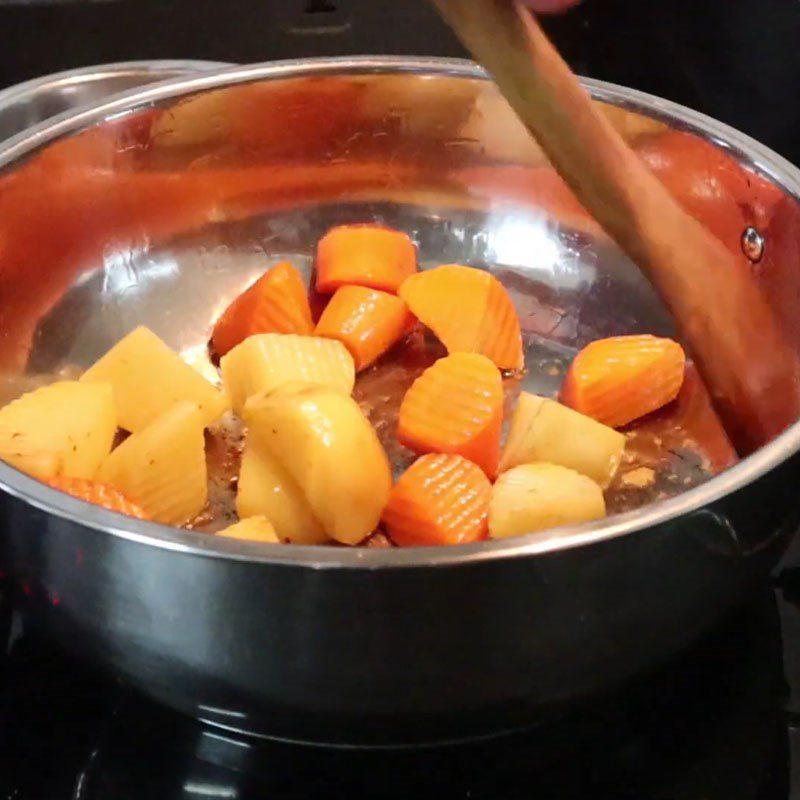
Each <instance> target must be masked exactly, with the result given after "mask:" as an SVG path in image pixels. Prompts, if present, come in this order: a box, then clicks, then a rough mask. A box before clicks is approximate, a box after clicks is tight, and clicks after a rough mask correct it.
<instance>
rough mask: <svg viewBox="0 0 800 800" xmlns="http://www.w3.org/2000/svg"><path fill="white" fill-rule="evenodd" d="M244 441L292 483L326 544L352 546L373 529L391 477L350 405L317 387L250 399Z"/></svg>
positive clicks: (362, 419) (350, 401) (345, 398)
mask: <svg viewBox="0 0 800 800" xmlns="http://www.w3.org/2000/svg"><path fill="white" fill-rule="evenodd" d="M244 419H245V422H246V423H247V426H248V430H249V435H250V436H251V437H253V439H254V440H255V441H256V442H257V444H258V446H259V447H265V448H266V449H267V450H268V451H269V452H270V453H271V454H272V456H273V457H274V458H275V459H277V460H279V461H280V463H281V464H282V465H283V466H284V467H285V469H286V471H287V472H288V473H289V474H290V475H291V476H292V477H293V478H294V480H295V481H296V482H297V484H298V486H299V487H300V489H301V491H302V492H303V494H304V495H305V498H306V500H307V502H308V504H309V506H310V508H311V511H312V512H313V514H314V516H315V517H316V518H317V519H318V520H319V521H320V523H321V524H322V526H323V528H324V529H325V531H326V533H327V534H328V536H330V537H331V538H332V539H336V541H338V542H342V543H343V544H357V543H358V542H360V541H361V540H362V539H364V538H366V537H367V536H368V535H369V534H370V533H372V531H373V530H374V529H375V527H376V526H377V524H378V520H379V519H380V515H381V511H382V510H383V507H384V506H385V505H386V501H387V500H388V497H389V490H390V489H391V485H392V476H391V471H390V469H389V461H388V459H387V458H386V453H385V452H384V450H383V447H382V446H381V444H380V442H379V441H378V437H377V435H376V433H375V431H374V430H373V428H372V426H371V425H370V424H369V422H368V420H367V418H366V417H365V416H364V414H363V413H362V412H361V409H360V408H359V407H358V404H357V403H356V401H355V400H353V398H352V397H349V396H348V395H345V394H343V393H342V392H340V391H336V390H334V389H330V388H326V387H321V386H306V387H293V390H292V391H279V392H276V393H275V394H273V395H267V396H260V395H257V396H255V397H251V398H250V399H249V400H248V401H247V403H246V405H245V408H244Z"/></svg>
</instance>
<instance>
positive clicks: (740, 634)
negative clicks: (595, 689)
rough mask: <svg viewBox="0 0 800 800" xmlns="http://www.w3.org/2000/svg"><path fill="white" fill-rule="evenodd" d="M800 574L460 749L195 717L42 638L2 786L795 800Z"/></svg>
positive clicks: (3, 791) (239, 796)
mask: <svg viewBox="0 0 800 800" xmlns="http://www.w3.org/2000/svg"><path fill="white" fill-rule="evenodd" d="M796 602H800V579H798V577H797V576H796V574H795V575H793V574H792V573H791V572H788V573H784V579H783V580H782V581H781V583H779V584H777V585H776V586H775V588H774V589H773V590H763V591H762V593H761V594H760V596H757V597H756V598H755V599H754V600H753V602H751V603H750V604H749V605H748V606H747V607H745V608H744V609H742V610H740V611H738V612H736V613H735V614H734V615H733V616H732V617H730V618H729V619H728V620H726V621H725V622H724V623H723V624H721V625H720V626H719V628H718V629H717V630H715V631H714V632H712V633H711V634H710V635H709V636H708V637H707V638H705V639H704V640H703V641H701V642H700V643H698V644H697V645H696V646H695V647H694V648H693V649H692V650H691V651H690V652H688V653H685V654H683V655H682V656H680V657H679V658H677V659H676V660H674V661H673V662H672V663H670V664H667V665H665V666H664V667H662V668H661V669H659V670H658V672H656V673H655V674H651V675H648V676H646V677H643V678H641V679H640V680H639V681H637V682H636V683H634V684H632V685H629V686H627V687H625V688H624V689H621V690H619V691H617V692H615V693H613V694H611V695H609V696H606V697H603V698H600V699H598V700H595V701H593V702H592V703H590V704H588V705H586V706H585V707H582V708H581V709H580V710H578V711H576V712H574V714H573V715H572V716H571V717H569V718H566V719H563V720H561V721H558V722H554V723H551V724H549V725H545V726H542V727H539V728H537V729H534V730H531V731H527V732H524V733H519V734H516V735H511V736H505V737H502V738H499V739H495V740H491V741H486V742H482V743H473V744H468V745H459V746H455V745H454V746H448V747H441V748H430V749H425V750H418V751H402V752H399V751H381V752H376V751H373V752H369V751H346V750H325V749H320V748H306V747H302V746H297V745H287V744H281V743H271V742H265V741H259V742H256V741H252V740H247V739H242V738H237V737H234V736H232V735H230V734H226V733H223V732H221V731H217V730H212V729H208V728H203V727H202V726H200V725H199V724H198V723H196V722H194V721H192V720H189V719H187V718H184V717H182V716H180V715H178V714H175V713H173V712H171V711H168V710H166V709H163V708H160V707H157V706H155V705H153V704H151V703H150V701H148V700H146V699H145V698H143V697H141V696H139V695H138V694H136V693H134V692H133V691H132V690H130V689H127V688H125V687H123V686H121V685H118V684H117V683H115V681H114V680H113V679H111V678H110V677H108V676H104V675H100V674H98V673H96V672H95V671H94V670H93V669H92V668H91V667H90V666H88V665H87V664H84V663H82V662H80V661H78V660H75V659H74V658H73V657H71V656H68V655H66V654H65V653H64V652H61V651H59V650H57V649H56V648H55V647H54V646H53V645H51V644H47V643H46V642H44V641H43V640H42V639H40V638H37V637H36V636H34V635H29V634H26V635H23V636H22V637H21V638H20V637H19V630H18V624H15V625H14V626H13V627H14V631H13V632H12V638H13V639H14V640H15V641H14V644H13V646H12V647H11V650H10V655H9V656H8V657H7V658H5V660H4V662H3V663H2V666H0V798H3V800H68V798H74V799H75V800H134V799H135V800H145V799H146V800H178V798H181V800H199V799H200V798H228V799H230V800H250V799H251V798H271V799H272V798H275V799H276V800H277V799H278V798H317V797H323V796H324V797H332V798H348V799H349V800H358V798H404V799H405V798H414V797H424V798H427V797H431V798H433V797H435V798H439V799H440V800H446V799H447V798H464V799H465V800H466V799H468V798H469V799H470V800H481V798H486V800H489V799H490V798H491V800H500V799H502V800H514V799H515V798H530V797H537V798H559V799H560V800H578V798H581V800H583V799H584V798H592V800H598V799H602V798H609V800H611V799H612V798H613V799H614V800H626V799H627V798H630V800H634V799H635V800H779V799H780V800H789V799H790V798H791V800H796V799H797V798H800V718H798V716H797V712H798V711H800V606H799V605H795V603H796Z"/></svg>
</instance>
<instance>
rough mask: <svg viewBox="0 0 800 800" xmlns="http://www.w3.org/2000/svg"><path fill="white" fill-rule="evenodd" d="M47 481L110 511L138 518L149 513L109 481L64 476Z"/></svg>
mask: <svg viewBox="0 0 800 800" xmlns="http://www.w3.org/2000/svg"><path fill="white" fill-rule="evenodd" d="M47 483H48V485H50V486H52V487H53V488H54V489H58V490H60V491H62V492H66V494H71V495H72V496H73V497H77V498H78V499H79V500H85V501H86V502H87V503H94V505H96V506H102V507H103V508H107V509H108V510H109V511H117V512H119V513H120V514H127V515H128V516H129V517H137V518H138V519H147V514H145V512H144V509H143V508H142V507H141V506H139V505H137V504H136V503H134V502H133V501H132V500H128V498H127V497H126V496H125V495H124V494H123V493H122V492H120V491H119V490H118V489H115V488H114V487H113V486H109V485H108V484H107V483H99V482H98V481H93V480H90V479H89V478H66V477H64V476H58V477H55V478H51V479H50V480H48V481H47Z"/></svg>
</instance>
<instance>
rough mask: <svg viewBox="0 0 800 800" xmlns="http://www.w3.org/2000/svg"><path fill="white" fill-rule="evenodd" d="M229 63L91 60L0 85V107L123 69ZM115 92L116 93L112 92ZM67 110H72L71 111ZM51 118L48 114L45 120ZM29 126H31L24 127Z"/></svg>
mask: <svg viewBox="0 0 800 800" xmlns="http://www.w3.org/2000/svg"><path fill="white" fill-rule="evenodd" d="M230 66H232V65H231V64H230V62H226V61H204V60H202V59H167V58H160V59H152V60H149V59H141V60H137V61H112V62H109V63H107V64H94V65H90V66H87V67H78V68H77V69H67V70H62V71H60V72H51V73H49V74H48V75H42V76H41V77H38V78H31V79H30V80H27V81H23V82H22V83H15V84H12V85H11V86H8V87H6V88H5V89H0V108H3V107H4V106H6V105H10V104H11V103H16V102H18V101H19V100H20V99H22V100H24V99H25V98H26V97H29V96H31V95H34V94H37V93H38V92H39V91H41V90H43V89H45V90H47V89H52V88H55V87H63V86H69V85H71V84H84V83H90V82H95V81H102V80H106V79H108V78H111V77H114V76H115V75H123V74H125V73H133V74H146V75H158V74H159V73H165V74H167V75H170V74H172V75H173V76H174V77H175V78H177V77H180V76H181V75H182V74H190V73H191V74H193V73H195V72H202V71H210V70H214V71H217V72H218V71H219V70H220V69H223V68H226V67H230ZM113 96H114V97H116V96H118V95H117V93H115V94H114V95H113ZM67 113H73V112H72V111H70V112H67ZM49 119H51V118H48V120H49ZM27 130H31V128H26V131H27Z"/></svg>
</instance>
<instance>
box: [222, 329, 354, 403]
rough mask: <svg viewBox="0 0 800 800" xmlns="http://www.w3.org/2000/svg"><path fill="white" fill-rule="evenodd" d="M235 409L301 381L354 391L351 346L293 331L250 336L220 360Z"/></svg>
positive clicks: (339, 389) (226, 386) (342, 390)
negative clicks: (286, 385)
mask: <svg viewBox="0 0 800 800" xmlns="http://www.w3.org/2000/svg"><path fill="white" fill-rule="evenodd" d="M220 368H221V369H222V380H223V382H224V384H225V388H226V389H227V391H228V394H229V395H230V398H231V403H232V405H233V410H234V411H236V413H237V414H241V412H242V409H243V408H244V404H245V402H246V400H247V398H248V397H252V396H253V395H254V394H266V393H268V392H270V391H272V390H274V389H277V388H278V387H279V386H281V385H283V384H285V383H292V382H296V381H301V382H303V383H316V384H320V385H322V386H329V387H331V388H332V389H336V390H338V391H340V392H344V393H345V394H350V393H351V392H352V391H353V384H354V383H355V379H356V369H355V364H354V363H353V357H352V356H351V355H350V353H349V352H348V350H347V348H346V347H345V346H344V345H343V344H342V343H341V342H338V341H336V340H334V339H322V338H320V337H317V336H299V335H297V334H293V333H261V334H257V335H256V336H250V337H248V338H247V339H245V340H244V341H243V342H242V343H241V344H240V345H237V346H236V347H234V348H233V350H231V351H230V352H229V353H228V354H227V355H226V356H223V358H222V360H221V361H220Z"/></svg>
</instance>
